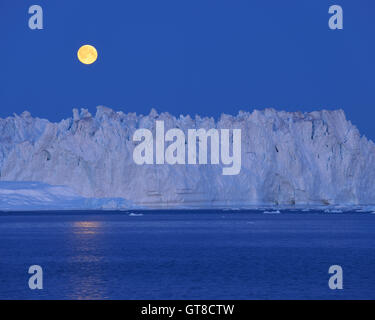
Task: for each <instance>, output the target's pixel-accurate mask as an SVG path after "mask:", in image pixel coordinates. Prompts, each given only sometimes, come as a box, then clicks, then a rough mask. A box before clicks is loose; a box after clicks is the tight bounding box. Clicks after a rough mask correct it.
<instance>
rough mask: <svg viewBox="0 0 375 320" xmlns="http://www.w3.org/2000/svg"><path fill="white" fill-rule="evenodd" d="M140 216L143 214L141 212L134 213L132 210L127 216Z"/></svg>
mask: <svg viewBox="0 0 375 320" xmlns="http://www.w3.org/2000/svg"><path fill="white" fill-rule="evenodd" d="M142 216H143V213H134V212H130V213H129V217H142Z"/></svg>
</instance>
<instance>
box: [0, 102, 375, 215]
mask: <svg viewBox="0 0 375 320" xmlns="http://www.w3.org/2000/svg"><path fill="white" fill-rule="evenodd" d="M157 120H162V121H164V124H165V127H166V130H168V129H171V128H179V129H180V130H182V131H183V132H184V133H185V134H187V131H188V130H189V129H200V128H204V129H210V128H216V129H241V132H242V146H241V147H242V148H241V159H242V168H241V171H240V173H239V174H238V175H233V176H225V175H222V165H216V166H212V165H189V166H185V165H159V164H150V165H146V164H145V165H137V164H136V163H135V162H134V160H133V150H134V148H135V146H136V145H137V143H136V142H134V141H133V134H134V132H135V131H136V130H137V129H139V128H146V129H149V130H150V131H152V132H153V133H154V136H155V122H156V121H157ZM0 181H3V183H6V184H5V185H4V184H2V185H1V190H2V191H1V193H0V203H1V204H2V206H3V205H4V206H6V207H7V208H8V209H9V208H10V209H12V203H15V205H14V208H16V207H17V206H18V204H17V205H16V203H17V202H14V201H15V200H14V199H16V198H17V197H18V195H19V193H17V192H13V193H12V192H10V190H15V189H12V188H11V183H12V182H25V183H26V182H27V183H31V182H34V183H36V185H35V186H34V187H35V188H34V189H33V188H32V187H31V185H30V189H27V190H29V191H28V192H24V191H25V190H26V189H25V188H23V187H22V188H23V189H22V190H24V191H22V192H23V193H22V197H23V199H24V200H25V201H24V203H23V206H24V207H27V206H28V203H29V202H27V201H26V199H31V198H32V197H33V196H32V194H34V195H35V197H34V198H33V199H39V200H38V201H39V202H38V203H39V205H40V206H44V207H46V208H47V207H49V204H51V208H52V202H55V203H56V205H57V207H58V208H65V209H67V208H71V207H74V206H75V205H78V203H79V205H78V207H79V208H81V209H84V208H92V207H96V208H99V207H100V208H107V209H110V208H116V207H121V206H124V207H125V206H128V207H129V208H130V207H142V208H150V209H154V208H197V209H202V208H236V207H240V208H247V207H263V206H265V207H268V206H271V207H281V206H287V207H288V206H289V207H314V206H335V205H340V206H344V207H346V206H348V207H349V206H350V207H357V208H358V207H360V206H369V205H372V206H373V205H375V184H374V181H375V145H374V143H373V142H372V141H370V140H368V139H367V138H366V137H365V136H361V135H360V133H359V131H358V129H357V128H356V127H355V126H354V125H353V124H351V122H350V121H348V120H347V119H346V117H345V113H344V111H343V110H334V111H328V110H321V111H314V112H309V113H302V112H285V111H276V110H274V109H264V110H254V111H252V112H245V111H240V112H239V113H238V114H237V115H236V116H233V115H227V114H223V115H221V117H220V118H219V119H217V120H215V119H213V118H210V117H200V116H198V115H196V116H195V117H191V116H189V115H186V116H184V115H181V116H179V117H175V116H173V115H171V114H169V113H166V112H164V113H160V114H159V113H157V112H156V111H155V110H154V109H153V110H151V112H150V114H148V115H137V114H135V113H124V112H122V111H119V112H116V111H114V110H112V109H110V108H106V107H102V106H100V107H97V112H96V114H95V115H94V116H93V115H91V114H90V113H89V112H88V110H86V109H81V110H80V111H78V110H77V109H74V110H73V117H71V118H68V119H64V120H62V121H61V122H58V123H53V122H50V121H48V120H46V119H40V118H37V117H32V116H31V114H30V113H29V112H27V111H25V112H23V113H22V114H21V115H16V114H15V115H14V116H11V117H8V118H6V119H0ZM29 181H31V182H29ZM7 184H8V185H7ZM47 186H48V187H47ZM58 186H60V187H58ZM61 186H63V187H61ZM64 188H67V189H64ZM7 190H8V191H7ZM36 190H39V191H38V192H41V193H42V194H43V196H39V195H36V193H32V192H36ZM66 190H70V191H69V192H68V191H66ZM70 192H72V193H70ZM73 194H74V196H73ZM44 197H46V198H44ZM74 197H80V198H79V199H80V200H76V199H78V198H74ZM46 199H55V200H54V201H51V202H48V201H47V200H46ZM103 199H106V200H103ZM109 199H112V200H109ZM60 200H61V201H60ZM30 201H31V200H30ZM33 201H34V200H33ZM35 201H37V200H35ZM17 208H18V207H17Z"/></svg>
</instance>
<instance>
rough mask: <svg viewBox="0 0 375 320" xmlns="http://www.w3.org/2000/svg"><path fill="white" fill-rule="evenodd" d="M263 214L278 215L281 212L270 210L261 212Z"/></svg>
mask: <svg viewBox="0 0 375 320" xmlns="http://www.w3.org/2000/svg"><path fill="white" fill-rule="evenodd" d="M263 213H267V214H279V213H281V212H280V210H271V211H263Z"/></svg>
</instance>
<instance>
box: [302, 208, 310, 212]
mask: <svg viewBox="0 0 375 320" xmlns="http://www.w3.org/2000/svg"><path fill="white" fill-rule="evenodd" d="M301 211H302V212H308V211H310V209H309V208H305V209H302V210H301Z"/></svg>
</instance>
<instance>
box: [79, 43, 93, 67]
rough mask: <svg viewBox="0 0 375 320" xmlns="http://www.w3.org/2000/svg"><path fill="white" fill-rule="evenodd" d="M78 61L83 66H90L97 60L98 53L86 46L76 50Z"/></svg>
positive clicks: (91, 47)
mask: <svg viewBox="0 0 375 320" xmlns="http://www.w3.org/2000/svg"><path fill="white" fill-rule="evenodd" d="M77 56H78V60H79V61H81V62H82V63H84V64H92V63H94V62H95V61H96V59H98V52H97V51H96V49H95V47H93V46H90V45H89V44H86V45H84V46H82V47H81V48H79V49H78V52H77Z"/></svg>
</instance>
